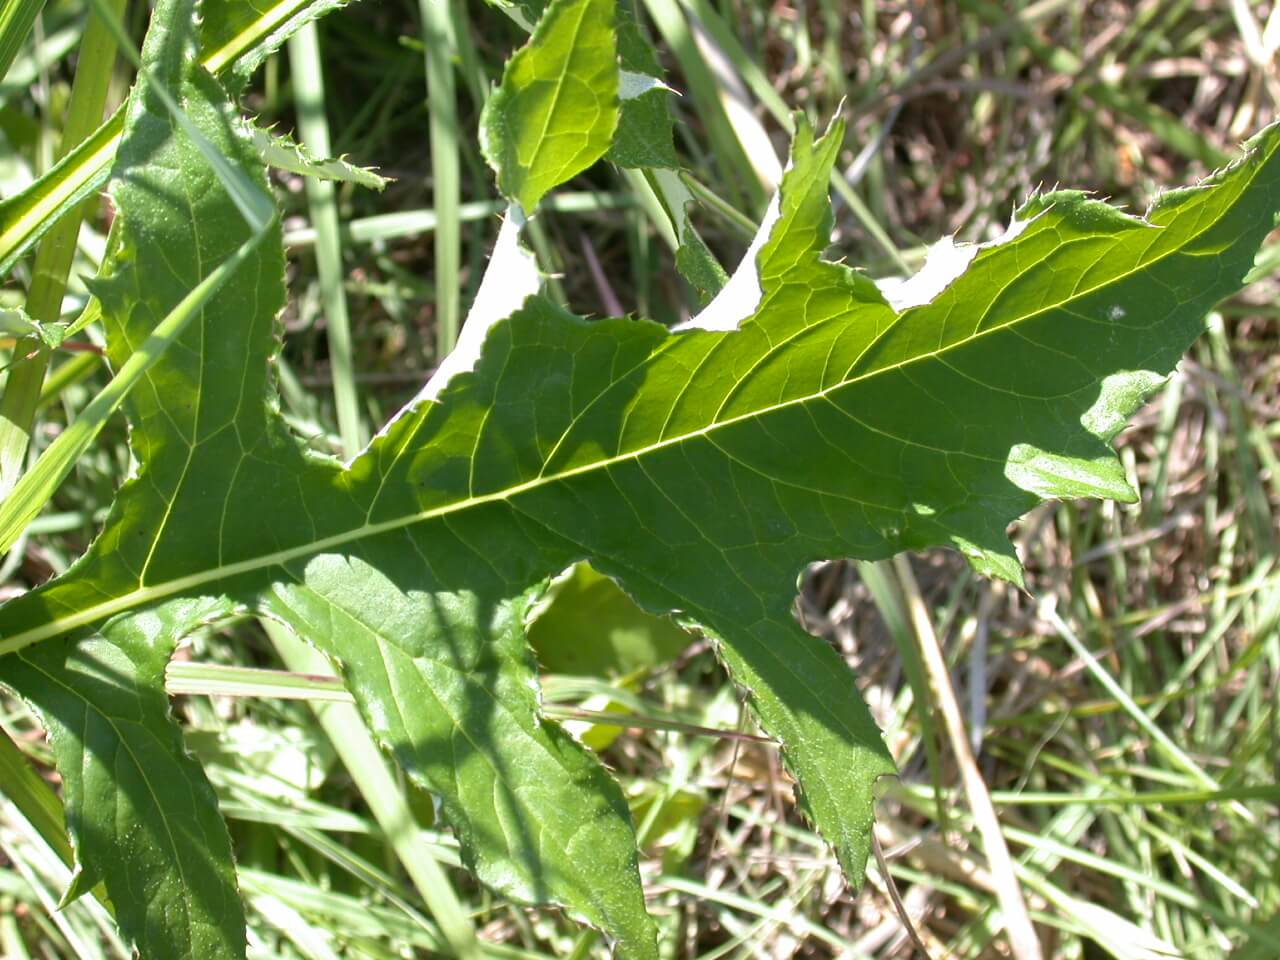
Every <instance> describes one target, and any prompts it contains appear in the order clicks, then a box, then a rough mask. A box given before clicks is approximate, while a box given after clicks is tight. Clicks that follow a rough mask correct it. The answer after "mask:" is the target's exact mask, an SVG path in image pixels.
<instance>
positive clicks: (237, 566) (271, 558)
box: [0, 157, 1270, 656]
mask: <svg viewBox="0 0 1280 960" xmlns="http://www.w3.org/2000/svg"><path fill="white" fill-rule="evenodd" d="M1269 159H1270V157H1267V158H1265V159H1263V160H1261V161H1260V162H1259V163H1258V166H1257V167H1255V169H1254V170H1253V171H1252V175H1251V176H1250V177H1249V182H1252V180H1253V179H1254V177H1256V175H1257V172H1258V170H1259V169H1260V168H1261V166H1262V165H1263V163H1265V162H1266V161H1267V160H1269ZM1247 188H1248V183H1246V184H1245V185H1244V187H1243V188H1242V189H1241V192H1240V195H1242V194H1243V193H1244V191H1245V190H1247ZM1238 197H1239V195H1237V199H1238ZM1224 214H1225V211H1223V212H1222V213H1220V215H1219V216H1217V217H1214V218H1213V219H1212V220H1211V221H1210V222H1209V223H1208V224H1206V225H1205V227H1204V228H1203V229H1202V230H1200V231H1197V232H1196V233H1195V234H1193V235H1191V236H1190V237H1188V238H1187V240H1186V241H1185V242H1184V243H1183V244H1180V245H1179V246H1177V247H1174V248H1172V249H1171V250H1169V251H1168V252H1166V253H1164V254H1161V255H1160V256H1159V257H1157V258H1155V259H1154V260H1151V261H1148V262H1146V263H1143V264H1141V265H1139V266H1135V267H1134V268H1133V269H1132V270H1129V271H1127V272H1125V273H1123V274H1121V275H1119V276H1116V277H1112V278H1110V279H1109V280H1108V281H1106V283H1104V284H1099V285H1097V286H1094V287H1090V288H1087V289H1085V290H1081V291H1076V292H1074V293H1073V294H1072V295H1071V296H1070V297H1067V298H1066V299H1064V300H1062V301H1061V302H1059V303H1055V304H1052V305H1049V306H1044V307H1041V308H1040V309H1038V310H1036V311H1033V312H1032V313H1028V314H1025V315H1023V316H1021V317H1016V318H1014V319H1012V320H1010V321H1009V322H1008V323H1003V324H1000V325H999V326H995V327H991V328H989V329H987V330H983V331H980V332H979V333H976V334H974V335H972V336H969V337H966V338H964V339H963V340H958V341H956V342H954V343H950V344H947V345H946V346H944V347H942V348H941V349H939V350H933V351H929V352H927V353H920V354H917V355H916V356H914V357H910V358H909V359H907V360H903V361H900V362H899V363H895V364H892V365H890V366H886V367H879V368H877V369H875V370H869V371H867V372H866V373H863V374H860V375H859V376H856V377H852V378H850V379H847V380H841V381H840V382H838V383H834V384H832V385H831V386H829V387H825V388H823V389H822V390H819V391H817V392H815V393H811V394H806V395H805V396H802V397H793V398H792V399H790V400H786V401H783V402H782V403H776V404H773V405H771V406H768V407H763V408H760V409H758V410H752V411H749V412H747V413H743V414H739V415H738V416H736V417H731V418H729V419H727V420H718V421H715V422H714V423H710V424H708V425H707V426H705V427H702V428H701V429H698V430H694V431H690V432H687V433H682V434H680V435H678V436H675V437H670V438H668V439H665V440H659V441H657V442H656V443H652V444H650V445H648V446H646V447H641V448H638V449H636V450H631V451H628V452H627V453H622V454H618V455H616V456H613V457H608V458H606V459H603V460H597V461H595V462H593V463H587V464H583V465H582V466H579V467H574V468H572V469H569V470H562V471H560V472H559V473H554V474H550V475H546V476H539V477H535V478H533V479H532V480H527V481H525V482H524V483H521V484H517V485H515V486H513V487H507V488H506V489H504V490H499V491H495V492H494V493H487V494H482V495H481V496H473V497H468V498H467V499H465V500H459V501H456V502H454V503H450V504H445V505H443V506H440V507H436V508H434V509H431V510H421V511H418V512H417V513H410V514H405V515H404V516H400V517H396V518H394V519H392V520H384V521H382V522H381V523H366V524H363V525H361V526H359V527H354V528H352V529H350V530H345V531H343V532H342V533H336V534H333V535H332V536H329V537H323V538H321V539H319V540H313V541H311V542H309V543H306V544H299V545H298V546H296V547H290V548H288V549H286V550H277V551H275V552H273V553H269V554H260V555H258V556H255V557H252V558H250V559H247V560H241V561H238V562H236V563H229V564H225V565H222V566H218V567H214V568H212V569H209V570H203V571H201V572H199V573H193V574H189V575H188V576H185V577H179V578H177V579H176V580H168V581H166V582H164V583H161V584H156V585H155V586H150V587H139V588H138V589H137V590H132V591H130V592H129V593H125V594H122V595H120V596H119V597H115V598H113V599H111V600H107V601H104V602H102V603H98V604H94V605H93V606H90V607H86V608H85V609H83V610H81V611H78V612H77V613H74V614H70V615H68V616H64V617H60V618H58V619H56V620H52V621H49V622H47V623H44V624H41V625H40V626H39V627H35V628H33V629H31V630H26V631H23V632H22V633H18V634H15V635H14V636H12V637H10V638H8V639H4V640H0V656H3V655H5V654H9V653H13V652H15V651H17V650H21V649H22V648H23V647H27V646H30V645H31V644H33V643H39V642H41V641H43V640H50V639H52V638H54V637H57V636H60V635H62V634H64V633H67V632H69V631H71V630H75V629H78V628H79V627H84V626H89V625H90V624H93V623H97V622H99V621H102V620H105V619H107V618H109V617H112V616H115V615H116V614H118V613H124V612H125V611H127V610H130V609H132V608H134V607H138V606H142V605H145V604H149V603H151V602H153V601H156V600H163V599H164V598H166V597H171V596H174V595H176V594H180V593H185V592H186V591H187V590H188V589H190V588H192V587H199V586H202V585H204V584H208V583H213V582H216V581H218V580H224V579H228V578H231V577H235V576H239V575H240V574H242V573H252V572H254V571H255V570H262V569H266V568H268V567H273V566H279V565H283V564H286V563H288V562H290V561H292V560H297V559H301V558H303V557H306V556H309V555H311V554H316V553H321V552H323V551H325V550H328V549H330V548H334V547H341V546H343V545H345V544H348V543H352V542H354V541H357V540H361V539H364V538H365V537H373V536H378V535H379V534H382V533H390V532H392V531H395V530H400V529H403V528H404V527H409V526H413V525H414V524H417V523H423V522H425V521H428V520H433V519H435V518H437V517H444V516H448V515H450V514H453V513H458V512H460V511H462V510H469V509H471V508H473V507H480V506H484V505H485V504H489V503H500V502H502V501H506V500H511V499H512V498H514V497H517V496H519V495H520V494H523V493H527V492H529V491H530V490H536V489H538V488H540V487H543V486H547V485H550V484H554V483H560V482H563V481H566V480H570V479H572V478H573V477H576V476H579V475H580V474H584V473H590V472H592V471H595V470H607V469H609V468H610V467H612V466H615V465H617V464H621V463H626V462H629V461H632V460H637V459H640V458H641V457H645V456H648V455H649V454H651V453H655V452H656V451H658V450H662V449H664V448H666V447H670V446H674V445H677V444H682V443H687V442H690V441H692V440H695V439H697V438H699V437H703V436H708V435H710V434H711V433H712V432H713V431H715V430H719V429H721V428H725V427H730V426H733V425H734V424H737V423H741V422H743V421H745V420H754V419H756V418H759V417H762V416H766V415H768V414H772V413H775V412H777V411H779V410H783V409H786V408H788V407H793V406H798V405H802V404H807V403H812V402H813V401H815V400H819V399H823V398H825V397H827V396H829V395H830V394H832V393H834V392H836V391H837V390H843V389H844V388H846V387H849V386H852V385H854V384H856V383H858V382H860V381H862V380H866V379H868V378H870V377H874V376H878V375H880V374H882V373H889V372H892V371H894V370H899V369H901V368H903V367H906V366H909V365H911V364H914V363H918V362H921V361H924V360H929V359H932V358H934V357H939V356H942V355H944V354H946V353H948V352H950V351H952V350H956V349H959V348H960V347H962V346H965V345H967V344H970V343H973V342H975V341H977V340H980V339H982V338H984V337H988V336H992V335H994V334H997V333H999V332H1001V331H1002V330H1005V329H1006V328H1008V327H1012V326H1015V325H1017V324H1022V323H1026V322H1028V321H1029V320H1033V319H1035V318H1036V317H1038V316H1042V315H1043V314H1045V313H1048V312H1049V311H1051V310H1057V309H1060V308H1062V307H1064V306H1066V305H1067V304H1070V303H1072V302H1073V301H1076V300H1079V299H1082V298H1084V297H1087V296H1090V295H1091V294H1093V293H1096V292H1097V291H1098V290H1100V289H1104V288H1105V287H1107V286H1111V285H1113V284H1116V283H1119V282H1121V281H1123V280H1125V279H1127V278H1128V277H1131V276H1133V275H1134V274H1135V273H1136V272H1137V271H1138V270H1145V269H1148V268H1150V267H1151V266H1154V265H1155V264H1157V263H1160V262H1161V261H1163V260H1165V259H1167V258H1168V257H1171V256H1174V255H1175V254H1177V253H1179V252H1180V251H1182V250H1183V249H1185V247H1186V246H1187V245H1188V244H1190V243H1191V242H1192V241H1193V240H1194V239H1195V238H1196V237H1198V236H1200V235H1201V234H1203V233H1204V232H1205V231H1207V230H1209V229H1210V228H1211V227H1212V226H1213V225H1214V224H1216V223H1217V222H1219V221H1220V220H1221V218H1222V215H1224ZM675 336H679V334H675Z"/></svg>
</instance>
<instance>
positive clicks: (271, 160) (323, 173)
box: [253, 127, 391, 191]
mask: <svg viewBox="0 0 1280 960" xmlns="http://www.w3.org/2000/svg"><path fill="white" fill-rule="evenodd" d="M253 145H254V146H255V147H257V148H258V154H259V155H260V156H261V157H262V161H263V163H265V164H267V165H268V166H271V167H275V168H276V169H278V170H288V171H289V172H290V173H296V174H300V175H301V176H304V177H316V178H317V179H320V180H336V181H339V182H343V183H355V184H358V185H359V186H362V187H369V188H370V189H372V190H379V191H381V190H385V189H386V186H387V184H388V183H390V182H391V181H390V180H388V179H387V178H386V177H384V176H381V175H380V174H378V173H375V172H374V171H373V170H371V169H369V168H368V167H358V166H356V165H355V164H354V163H350V162H348V161H347V159H346V158H345V157H313V156H312V155H311V153H310V151H308V150H307V148H306V146H305V145H304V144H301V143H297V142H296V141H294V139H293V138H292V137H290V136H289V135H288V134H282V133H273V132H271V131H270V130H264V129H262V128H261V127H254V128H253Z"/></svg>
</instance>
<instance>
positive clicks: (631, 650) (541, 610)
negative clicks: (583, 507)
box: [529, 563, 689, 679]
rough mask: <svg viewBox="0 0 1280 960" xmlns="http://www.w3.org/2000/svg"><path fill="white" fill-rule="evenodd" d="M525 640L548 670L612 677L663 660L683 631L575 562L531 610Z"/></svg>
mask: <svg viewBox="0 0 1280 960" xmlns="http://www.w3.org/2000/svg"><path fill="white" fill-rule="evenodd" d="M530 621H531V622H530V624H529V642H530V644H532V646H533V649H534V651H535V652H536V653H537V655H538V662H539V663H540V664H541V665H542V667H543V669H544V670H547V671H549V672H551V673H567V674H574V675H577V676H593V677H603V678H605V679H612V678H616V677H621V676H625V675H626V674H630V673H635V672H636V671H637V670H644V669H647V668H649V667H654V666H657V665H659V664H662V663H666V662H667V661H668V660H670V659H671V658H672V657H674V656H675V655H676V654H678V653H679V652H680V651H681V650H683V649H684V648H685V647H687V646H688V645H689V634H688V633H687V632H685V631H684V630H682V629H681V628H680V627H678V626H676V625H675V624H674V623H672V622H671V621H670V620H669V619H667V618H666V617H655V616H654V615H653V614H651V613H648V612H647V611H645V610H642V609H641V608H640V607H639V606H638V605H637V604H636V602H635V601H634V600H632V599H631V598H630V597H628V596H627V595H626V594H625V593H623V592H622V590H621V589H620V588H619V587H618V586H617V584H615V583H614V582H613V581H612V580H610V579H609V578H608V577H606V576H604V575H602V574H599V573H596V571H595V570H593V569H591V567H590V566H589V565H587V564H585V563H579V564H577V565H575V566H574V567H572V568H570V570H569V571H568V572H567V573H565V574H564V575H562V576H560V577H557V578H556V580H555V581H553V582H552V584H551V586H550V587H548V588H547V592H546V593H545V594H543V597H542V600H541V601H540V602H539V603H538V605H537V607H536V608H535V609H534V610H533V611H532V612H531V615H530Z"/></svg>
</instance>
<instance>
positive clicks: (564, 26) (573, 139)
mask: <svg viewBox="0 0 1280 960" xmlns="http://www.w3.org/2000/svg"><path fill="white" fill-rule="evenodd" d="M617 58H618V53H617V39H616V35H615V30H614V4H613V2H612V0H553V2H552V3H551V4H550V5H549V6H548V7H547V9H546V11H545V12H544V13H543V15H542V18H541V19H540V20H539V21H538V26H537V28H536V29H535V30H534V31H533V37H532V38H531V39H530V40H529V42H528V43H527V44H526V45H525V46H523V47H521V48H520V49H519V50H518V51H516V53H515V55H514V56H513V57H512V58H511V59H510V60H509V61H508V62H507V67H506V69H505V70H504V71H503V73H502V84H501V85H500V86H499V87H498V89H497V90H496V91H494V93H493V96H491V97H490V98H489V101H488V103H486V104H485V108H484V113H483V115H482V116H481V118H480V145H481V148H482V149H483V151H484V155H485V159H487V160H488V161H489V165H490V166H491V167H493V169H494V172H495V173H497V175H498V187H499V189H500V190H501V191H502V193H503V194H504V195H505V196H507V197H509V198H511V199H512V200H514V201H515V202H517V203H519V204H520V205H521V206H522V207H524V209H525V210H527V211H532V210H533V208H534V207H535V206H537V204H538V201H539V200H541V199H542V197H543V195H545V194H546V192H547V191H548V190H550V189H551V188H552V187H555V186H557V185H559V184H561V183H564V182H565V181H566V180H568V179H569V178H570V177H573V176H575V175H576V174H578V173H581V172H582V171H583V170H585V169H587V167H589V166H591V165H592V164H593V163H595V162H596V161H597V160H599V159H600V158H601V157H603V156H604V155H605V153H606V152H608V150H609V147H610V145H611V143H612V141H613V134H614V130H615V129H616V128H617V126H618V60H617Z"/></svg>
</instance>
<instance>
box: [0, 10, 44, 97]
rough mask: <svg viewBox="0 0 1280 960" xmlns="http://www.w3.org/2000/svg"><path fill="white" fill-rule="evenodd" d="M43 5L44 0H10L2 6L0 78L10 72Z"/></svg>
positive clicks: (0, 13)
mask: <svg viewBox="0 0 1280 960" xmlns="http://www.w3.org/2000/svg"><path fill="white" fill-rule="evenodd" d="M43 7H44V0H10V2H9V3H6V4H5V5H4V6H3V7H0V80H3V79H4V77H5V74H7V73H8V72H9V67H10V66H12V65H13V61H14V60H15V59H16V58H17V56H18V51H19V50H21V49H22V45H23V44H24V43H26V41H27V35H28V34H29V33H30V32H31V27H32V26H33V25H34V24H35V22H36V17H38V16H39V15H40V10H41V9H42V8H43Z"/></svg>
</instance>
